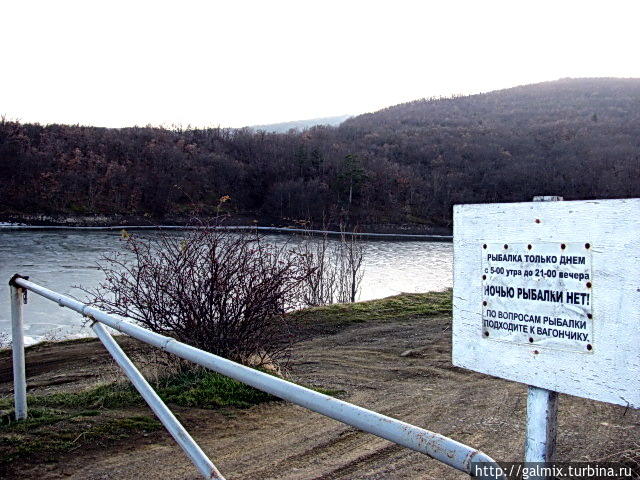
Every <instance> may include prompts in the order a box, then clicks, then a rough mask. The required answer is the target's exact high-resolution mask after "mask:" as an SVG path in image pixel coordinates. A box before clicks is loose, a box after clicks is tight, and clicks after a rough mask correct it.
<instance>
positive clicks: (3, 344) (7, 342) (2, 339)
mask: <svg viewBox="0 0 640 480" xmlns="http://www.w3.org/2000/svg"><path fill="white" fill-rule="evenodd" d="M10 347H11V338H10V337H9V334H8V333H6V332H0V350H5V349H7V348H10Z"/></svg>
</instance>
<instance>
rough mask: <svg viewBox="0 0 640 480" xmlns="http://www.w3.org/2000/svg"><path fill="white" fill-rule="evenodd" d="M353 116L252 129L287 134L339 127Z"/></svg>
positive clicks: (339, 116)
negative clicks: (317, 127)
mask: <svg viewBox="0 0 640 480" xmlns="http://www.w3.org/2000/svg"><path fill="white" fill-rule="evenodd" d="M351 117H352V115H338V116H335V117H321V118H310V119H308V120H292V121H290V122H281V123H270V124H267V125H251V126H250V127H248V128H250V129H252V130H255V131H258V130H262V131H265V132H269V133H287V132H288V131H289V130H291V129H293V130H304V129H306V128H311V127H315V126H316V125H329V126H331V127H337V126H338V125H340V124H341V123H342V122H344V121H345V120H347V119H348V118H351Z"/></svg>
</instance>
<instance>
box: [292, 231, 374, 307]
mask: <svg viewBox="0 0 640 480" xmlns="http://www.w3.org/2000/svg"><path fill="white" fill-rule="evenodd" d="M298 251H299V252H300V254H301V257H302V258H303V259H304V262H305V266H306V268H307V271H308V273H307V275H306V277H305V282H304V284H303V289H302V295H301V299H302V301H303V304H304V305H307V306H317V305H327V304H331V303H349V302H355V301H356V299H357V297H358V294H359V292H360V286H361V283H362V277H363V275H364V270H363V266H362V262H363V260H364V254H365V247H364V244H363V242H362V241H361V239H360V237H358V236H357V235H354V234H352V233H345V232H343V233H342V235H341V236H340V239H339V240H331V239H329V238H328V236H327V235H326V234H325V235H323V236H321V237H319V238H313V239H312V238H308V239H306V241H304V242H303V243H302V244H301V246H300V247H299V249H298Z"/></svg>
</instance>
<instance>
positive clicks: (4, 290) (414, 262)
mask: <svg viewBox="0 0 640 480" xmlns="http://www.w3.org/2000/svg"><path fill="white" fill-rule="evenodd" d="M140 235H145V236H148V235H156V233H153V232H145V233H141V234H140ZM265 240H266V241H269V242H273V243H276V244H277V243H283V242H287V241H291V238H290V237H288V236H284V235H265ZM364 243H365V245H366V249H365V258H364V277H363V281H362V289H361V294H360V298H359V300H370V299H374V298H383V297H387V296H390V295H396V294H398V293H402V292H411V293H414V292H427V291H434V290H444V289H446V288H449V287H451V286H452V265H453V244H452V243H450V242H431V241H390V240H367V241H365V242H364ZM122 246H123V245H122V240H121V238H120V234H119V233H118V232H105V231H73V230H58V231H55V230H52V231H48V230H43V231H19V230H5V231H2V229H0V283H1V285H2V287H0V290H1V292H0V344H1V343H2V340H4V341H6V340H7V338H8V335H10V331H11V316H10V311H9V287H8V283H7V282H8V281H9V279H10V278H11V276H12V275H13V274H14V273H20V274H22V275H29V276H30V280H32V281H34V282H36V283H39V284H40V285H43V286H45V287H47V288H50V289H52V290H55V291H57V292H60V293H64V294H66V295H70V296H73V297H75V298H78V299H79V300H83V299H84V298H85V294H84V293H83V292H82V291H80V290H79V289H78V288H76V287H78V286H82V287H85V288H93V287H95V286H96V285H97V284H98V282H99V281H100V280H101V279H102V273H101V272H100V270H99V269H98V262H99V261H100V258H101V256H102V255H104V254H106V253H109V252H112V251H115V250H121V249H122ZM24 321H25V337H26V338H25V341H26V342H27V343H34V342H38V341H41V340H46V339H61V338H67V337H76V336H86V335H89V334H90V330H89V329H88V327H85V326H83V323H84V322H83V319H82V317H81V316H80V315H78V314H77V313H75V312H72V311H70V310H68V309H65V308H60V307H59V306H58V305H57V304H55V303H53V302H51V301H48V300H45V299H43V298H41V297H39V296H37V295H34V294H29V302H28V304H27V305H26V306H25V309H24ZM2 337H4V338H2Z"/></svg>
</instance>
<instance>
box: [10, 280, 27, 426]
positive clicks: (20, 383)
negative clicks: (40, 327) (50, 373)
mask: <svg viewBox="0 0 640 480" xmlns="http://www.w3.org/2000/svg"><path fill="white" fill-rule="evenodd" d="M9 289H10V295H11V353H12V356H13V398H14V403H15V410H16V420H24V419H25V418H27V376H26V369H25V362H24V333H23V326H22V299H23V294H24V290H23V289H22V288H20V287H16V286H15V285H13V284H10V287H9Z"/></svg>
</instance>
